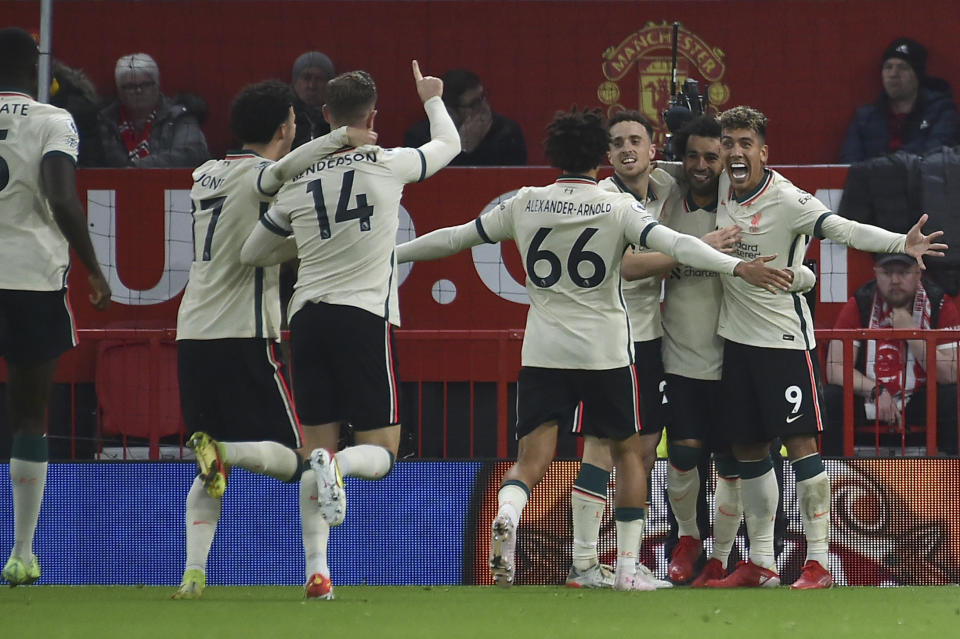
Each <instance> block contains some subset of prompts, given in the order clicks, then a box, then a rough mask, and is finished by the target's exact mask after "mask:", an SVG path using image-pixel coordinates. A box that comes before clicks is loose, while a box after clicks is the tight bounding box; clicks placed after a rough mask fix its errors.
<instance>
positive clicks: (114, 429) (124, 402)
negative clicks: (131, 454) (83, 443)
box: [96, 339, 185, 459]
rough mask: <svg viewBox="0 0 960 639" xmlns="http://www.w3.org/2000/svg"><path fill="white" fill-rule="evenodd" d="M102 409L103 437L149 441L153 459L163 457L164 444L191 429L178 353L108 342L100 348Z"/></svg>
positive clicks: (154, 343)
mask: <svg viewBox="0 0 960 639" xmlns="http://www.w3.org/2000/svg"><path fill="white" fill-rule="evenodd" d="M96 391H97V403H98V405H99V409H100V432H101V435H120V436H121V437H122V439H123V447H124V451H125V453H124V456H126V449H127V438H128V437H135V438H139V439H145V440H147V441H148V442H149V446H150V459H159V457H160V439H161V438H163V437H168V436H171V435H180V440H181V442H182V440H183V435H184V434H185V428H184V425H183V419H182V417H181V414H180V389H179V387H178V385H177V347H176V344H174V343H171V342H161V341H159V340H157V339H152V340H151V341H145V342H130V341H114V340H106V341H103V342H101V343H100V344H99V346H98V348H97V364H96Z"/></svg>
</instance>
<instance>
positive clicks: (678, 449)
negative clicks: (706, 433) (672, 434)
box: [667, 442, 703, 471]
mask: <svg viewBox="0 0 960 639" xmlns="http://www.w3.org/2000/svg"><path fill="white" fill-rule="evenodd" d="M667 454H668V455H669V457H670V463H671V464H672V465H673V467H674V468H676V469H677V470H682V471H688V470H693V469H694V468H696V467H697V464H699V463H700V456H701V455H702V454H703V449H702V448H694V447H693V446H684V445H682V444H678V443H677V442H670V443H668V444H667Z"/></svg>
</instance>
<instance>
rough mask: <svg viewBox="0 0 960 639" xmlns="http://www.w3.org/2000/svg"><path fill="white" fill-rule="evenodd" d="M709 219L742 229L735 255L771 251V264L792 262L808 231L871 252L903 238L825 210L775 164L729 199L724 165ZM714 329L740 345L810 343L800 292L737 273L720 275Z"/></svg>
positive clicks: (799, 258) (803, 346) (892, 247)
mask: <svg viewBox="0 0 960 639" xmlns="http://www.w3.org/2000/svg"><path fill="white" fill-rule="evenodd" d="M719 196H720V202H719V204H718V205H717V226H718V227H719V228H724V227H726V226H729V225H731V224H736V225H738V226H739V227H740V229H741V230H742V232H743V234H742V235H741V238H740V241H739V242H738V243H737V246H736V254H737V255H739V256H740V257H741V258H743V259H744V260H752V259H754V258H756V257H758V256H760V255H774V254H776V255H777V258H776V259H775V260H773V261H771V262H768V263H767V266H770V267H771V268H783V267H785V266H800V265H801V264H802V262H803V256H804V254H805V253H806V251H807V245H808V244H809V243H810V238H811V237H812V236H814V235H815V236H817V237H819V238H823V237H827V238H830V239H831V240H834V241H836V242H839V243H842V244H846V245H848V246H852V247H853V248H857V249H861V250H864V251H871V252H883V253H902V252H903V250H904V240H905V237H906V236H904V235H902V234H899V233H890V232H889V231H884V230H883V229H879V228H877V227H875V226H870V225H867V224H859V223H857V222H853V221H851V220H847V219H846V218H843V217H840V216H839V215H835V214H833V213H831V211H830V210H829V209H828V208H827V207H826V206H824V205H823V203H821V202H820V200H818V199H817V198H815V197H814V196H812V195H810V194H809V193H807V192H806V191H804V190H803V189H800V188H797V187H796V186H794V185H793V183H791V182H790V180H788V179H786V178H785V177H783V176H782V175H780V174H779V173H777V172H776V171H774V170H772V169H765V170H764V177H763V180H762V181H761V182H760V184H759V185H758V186H757V188H756V189H754V190H753V192H751V193H748V194H746V195H745V196H744V197H741V198H737V197H736V194H735V193H734V192H733V188H732V187H731V184H730V178H729V176H728V175H727V173H726V172H724V173H722V174H721V175H720V186H719ZM722 281H723V292H724V295H723V304H722V305H721V308H720V320H719V329H718V332H719V334H720V336H721V337H724V338H726V339H729V340H733V341H734V342H738V343H740V344H747V345H750V346H762V347H771V348H788V349H795V350H810V349H812V348H814V346H815V345H816V342H815V340H814V336H813V320H812V318H811V316H810V309H809V308H808V307H807V302H806V299H805V298H804V297H803V295H801V294H799V293H784V292H780V293H770V292H769V291H767V290H765V289H762V288H759V287H754V286H750V285H749V284H747V283H746V282H744V281H743V280H741V279H735V278H730V277H724V278H722Z"/></svg>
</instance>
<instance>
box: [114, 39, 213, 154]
mask: <svg viewBox="0 0 960 639" xmlns="http://www.w3.org/2000/svg"><path fill="white" fill-rule="evenodd" d="M114 78H115V80H116V83H117V95H118V96H119V97H118V99H117V100H116V101H115V102H113V103H112V104H110V105H109V106H107V107H106V108H105V109H103V110H102V111H100V119H99V130H100V141H101V143H102V144H103V154H104V156H103V166H112V167H120V166H134V167H140V168H161V167H195V166H197V165H199V164H201V163H203V162H204V161H205V160H207V159H208V158H209V157H210V153H209V151H208V150H207V140H206V138H204V136H203V131H201V130H200V121H201V120H202V119H203V118H204V117H205V116H206V103H205V102H203V99H202V98H200V97H199V96H192V95H181V96H178V97H177V98H176V99H171V98H168V97H166V96H165V95H163V93H161V92H160V70H159V68H158V67H157V63H156V62H155V61H154V60H153V58H151V57H150V56H149V55H147V54H146V53H131V54H130V55H125V56H123V57H122V58H120V59H119V60H117V66H116V68H115V69H114Z"/></svg>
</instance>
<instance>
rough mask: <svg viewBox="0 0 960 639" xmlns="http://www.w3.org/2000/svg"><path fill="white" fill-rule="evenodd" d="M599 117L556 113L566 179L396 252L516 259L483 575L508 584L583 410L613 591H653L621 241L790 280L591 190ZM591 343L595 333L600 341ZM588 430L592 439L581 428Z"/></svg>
mask: <svg viewBox="0 0 960 639" xmlns="http://www.w3.org/2000/svg"><path fill="white" fill-rule="evenodd" d="M607 139H608V135H607V131H606V129H605V128H604V126H603V122H602V120H601V118H600V115H599V113H598V112H593V111H588V112H577V111H576V110H574V111H573V112H570V113H558V114H557V116H556V118H554V120H553V122H552V123H551V124H550V126H549V127H548V137H547V140H546V154H547V157H548V158H550V161H551V164H552V165H553V166H556V167H557V168H559V169H561V170H562V171H563V175H561V176H560V178H558V179H557V181H556V182H555V183H554V184H551V185H549V186H545V187H527V188H524V189H521V190H520V192H519V193H518V194H517V195H516V196H514V197H512V198H510V199H509V200H507V201H505V202H502V203H501V204H500V205H499V206H497V207H495V208H494V209H493V210H491V211H489V212H487V213H485V214H483V215H482V216H481V217H479V218H478V219H476V220H475V221H473V222H468V223H466V224H463V225H460V226H456V227H448V228H444V229H439V230H437V231H433V232H432V233H428V234H427V235H424V236H423V237H420V238H417V239H415V240H413V241H411V242H408V243H406V244H402V245H400V246H399V247H397V254H398V258H399V259H400V261H416V260H426V259H437V258H441V257H445V256H447V255H452V254H454V253H456V252H458V251H461V250H464V249H466V248H469V247H471V246H475V245H477V244H481V243H483V242H489V243H492V242H498V241H502V240H505V239H509V238H512V239H514V240H515V241H516V242H517V247H518V249H519V250H520V253H521V255H522V256H523V258H524V265H525V267H526V273H527V282H526V288H527V292H528V294H529V295H530V310H529V312H528V315H527V326H526V332H525V335H524V340H523V348H522V355H521V358H522V364H523V367H522V368H521V370H520V377H519V380H518V382H517V435H518V437H519V444H518V458H517V462H516V463H515V464H514V465H513V466H512V467H511V468H510V470H509V471H507V473H506V475H505V476H504V479H503V485H502V487H501V489H500V492H499V494H498V507H499V508H498V511H497V516H496V518H495V519H494V521H493V525H492V534H491V544H490V569H491V572H492V573H493V577H494V580H495V581H496V583H497V584H498V585H500V586H503V587H507V586H510V585H511V584H512V583H513V576H514V554H515V551H516V528H517V525H518V524H519V522H520V516H521V513H522V511H523V508H524V506H525V505H526V503H527V499H528V497H529V494H530V489H531V488H532V487H533V486H535V485H536V484H537V483H538V482H539V481H540V479H542V478H543V476H544V474H545V473H546V471H547V468H548V466H549V464H550V462H551V461H552V460H553V455H554V451H555V449H556V442H557V430H558V421H561V420H564V419H569V415H570V414H571V413H572V412H573V411H574V410H575V409H576V408H577V406H578V404H580V403H581V402H582V404H583V405H582V413H583V414H584V415H588V414H592V413H593V412H596V413H597V415H598V418H597V419H592V418H591V419H590V420H589V421H584V430H585V431H586V432H588V434H590V435H593V436H595V437H598V438H601V439H608V440H610V445H611V448H612V451H613V461H614V463H615V464H616V466H617V468H618V472H619V473H620V476H619V477H618V482H617V494H616V510H615V513H616V520H617V552H618V561H617V568H616V575H615V584H614V587H615V588H618V589H621V590H652V589H653V588H654V586H653V585H652V584H650V583H649V582H648V581H646V580H644V579H642V578H639V577H638V576H637V565H636V555H637V549H638V548H639V547H640V540H641V538H642V536H643V522H644V519H643V516H644V502H645V498H646V495H645V489H646V472H645V470H644V467H643V460H642V451H641V444H640V436H639V434H638V433H639V430H640V425H639V407H638V405H637V382H636V374H635V371H634V368H633V365H632V364H633V356H634V355H633V340H632V339H631V337H630V331H629V324H628V321H627V317H626V309H625V307H624V304H623V300H622V297H621V296H620V292H619V284H620V262H621V257H622V255H623V252H624V250H625V249H626V247H627V245H628V244H631V243H632V244H636V245H639V246H647V247H650V248H653V249H656V250H660V251H664V252H667V253H670V254H673V255H677V256H678V257H680V258H681V259H683V261H684V262H685V263H689V264H693V265H696V266H699V267H700V268H710V269H715V270H722V271H724V272H726V273H728V274H733V275H738V276H741V277H745V278H748V279H749V281H751V282H754V283H756V284H758V285H764V286H770V287H781V288H786V287H787V286H788V285H789V281H788V279H787V276H785V275H784V274H783V273H782V272H781V271H776V270H772V269H767V268H766V267H765V266H763V263H764V260H765V259H768V258H761V259H757V260H754V261H753V262H749V263H748V262H743V261H740V260H738V259H737V258H734V257H731V256H728V255H724V254H722V253H719V252H717V251H714V250H713V249H711V248H710V247H709V246H707V245H706V244H704V243H703V242H701V241H700V240H698V239H696V238H693V237H691V236H686V235H680V234H678V233H675V232H673V231H671V230H669V229H666V228H664V227H662V226H659V225H657V224H656V222H655V221H654V220H653V218H651V217H650V216H649V215H648V214H647V213H646V211H645V210H644V208H643V205H642V204H641V203H640V202H637V201H636V200H635V199H634V198H633V197H630V196H628V195H625V194H619V193H609V192H605V191H602V190H600V189H598V188H597V182H596V175H597V171H598V167H599V165H600V163H601V162H602V160H603V158H604V156H605V155H606V153H607ZM597 336H602V337H601V338H600V339H599V341H598V339H597ZM587 429H589V431H587Z"/></svg>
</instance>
